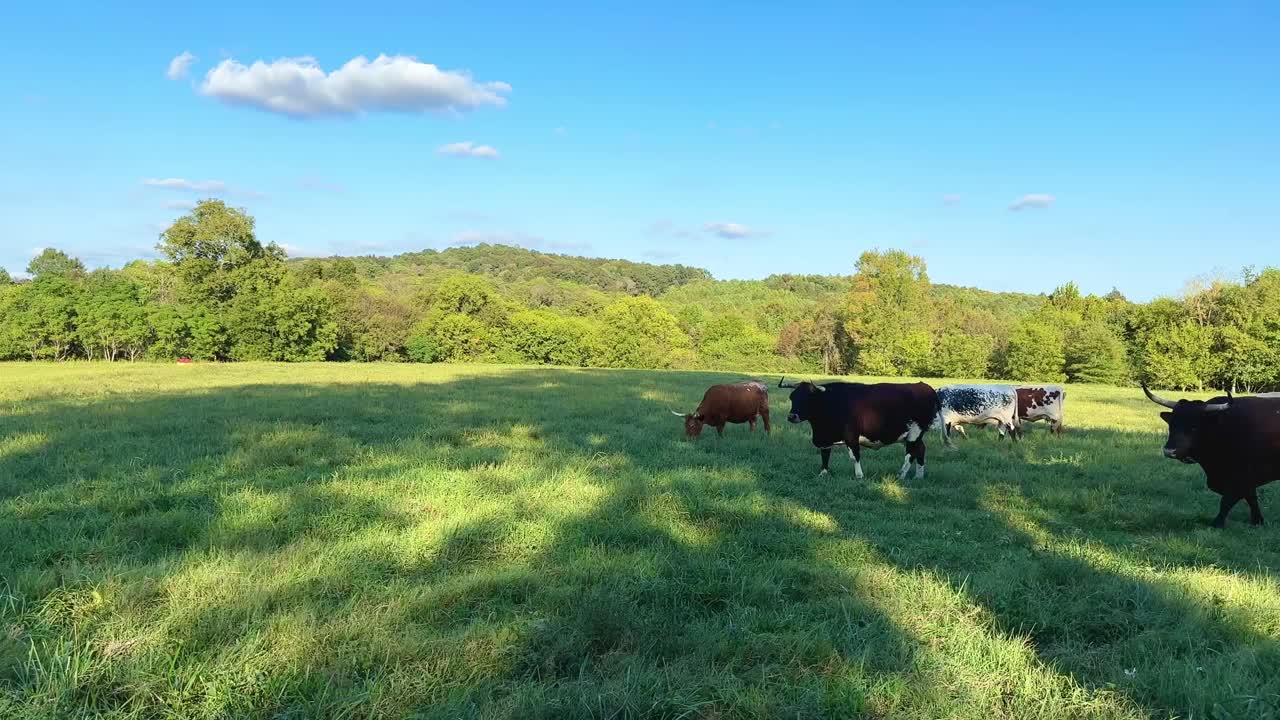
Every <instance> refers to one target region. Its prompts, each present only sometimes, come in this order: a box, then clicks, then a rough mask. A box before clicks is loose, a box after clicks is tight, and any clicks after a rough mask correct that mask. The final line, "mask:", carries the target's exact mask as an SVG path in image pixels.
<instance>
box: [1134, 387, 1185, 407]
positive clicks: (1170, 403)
mask: <svg viewBox="0 0 1280 720" xmlns="http://www.w3.org/2000/svg"><path fill="white" fill-rule="evenodd" d="M1142 392H1144V393H1146V394H1147V398H1149V399H1150V400H1151V402H1153V403H1155V404H1157V405H1163V406H1165V407H1167V408H1169V409H1170V410H1172V409H1174V408H1176V407H1178V403H1176V402H1173V401H1171V400H1165V399H1164V398H1162V397H1160V396H1159V395H1156V394H1155V393H1153V392H1151V391H1150V390H1148V389H1147V384H1146V383H1143V384H1142Z"/></svg>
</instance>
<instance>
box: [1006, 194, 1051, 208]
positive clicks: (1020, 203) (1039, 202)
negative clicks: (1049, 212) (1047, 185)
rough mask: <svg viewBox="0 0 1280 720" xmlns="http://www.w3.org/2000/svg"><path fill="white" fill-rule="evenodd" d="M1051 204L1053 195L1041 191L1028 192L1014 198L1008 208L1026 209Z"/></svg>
mask: <svg viewBox="0 0 1280 720" xmlns="http://www.w3.org/2000/svg"><path fill="white" fill-rule="evenodd" d="M1052 204H1053V196H1052V195H1045V194H1043V193H1029V194H1027V195H1023V196H1022V197H1020V198H1018V199H1017V200H1014V201H1013V202H1012V203H1011V204H1010V205H1009V209H1010V210H1013V211H1015V212H1016V211H1018V210H1028V209H1031V208H1047V207H1049V206H1050V205H1052Z"/></svg>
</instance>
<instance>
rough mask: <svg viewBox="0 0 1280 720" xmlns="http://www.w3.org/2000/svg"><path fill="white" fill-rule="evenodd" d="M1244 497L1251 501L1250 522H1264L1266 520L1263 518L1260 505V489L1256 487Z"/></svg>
mask: <svg viewBox="0 0 1280 720" xmlns="http://www.w3.org/2000/svg"><path fill="white" fill-rule="evenodd" d="M1244 499H1245V501H1246V502H1248V503H1249V524H1250V525H1262V524H1264V523H1265V522H1266V521H1265V520H1263V519H1262V508H1260V507H1258V491H1257V490H1256V489H1254V490H1251V491H1250V492H1249V494H1248V495H1246V496H1245V497H1244Z"/></svg>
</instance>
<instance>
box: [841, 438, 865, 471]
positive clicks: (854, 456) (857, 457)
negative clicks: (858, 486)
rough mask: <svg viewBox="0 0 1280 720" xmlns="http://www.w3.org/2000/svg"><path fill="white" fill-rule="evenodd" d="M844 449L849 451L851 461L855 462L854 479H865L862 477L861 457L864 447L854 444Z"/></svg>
mask: <svg viewBox="0 0 1280 720" xmlns="http://www.w3.org/2000/svg"><path fill="white" fill-rule="evenodd" d="M844 449H845V450H848V451H849V460H850V461H852V462H853V479H854V480H861V479H862V477H863V476H862V457H861V455H862V452H861V451H862V446H860V445H858V444H857V443H854V444H852V445H845V446H844Z"/></svg>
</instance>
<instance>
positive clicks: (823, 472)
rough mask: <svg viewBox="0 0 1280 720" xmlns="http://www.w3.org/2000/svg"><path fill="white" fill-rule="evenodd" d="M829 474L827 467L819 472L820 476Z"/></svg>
mask: <svg viewBox="0 0 1280 720" xmlns="http://www.w3.org/2000/svg"><path fill="white" fill-rule="evenodd" d="M829 474H830V473H828V472H827V469H826V468H822V472H820V473H818V477H826V476H827V475H829Z"/></svg>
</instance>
